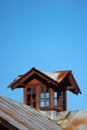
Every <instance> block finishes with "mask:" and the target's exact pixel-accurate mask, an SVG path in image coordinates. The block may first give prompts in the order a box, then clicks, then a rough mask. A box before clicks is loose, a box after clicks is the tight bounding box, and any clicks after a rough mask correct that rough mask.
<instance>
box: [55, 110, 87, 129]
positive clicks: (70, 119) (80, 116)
mask: <svg viewBox="0 0 87 130" xmlns="http://www.w3.org/2000/svg"><path fill="white" fill-rule="evenodd" d="M56 121H57V123H58V124H59V125H60V126H61V127H62V128H63V129H64V130H87V110H80V111H79V110H78V111H71V112H69V111H65V112H60V113H59V116H58V117H57V118H56Z"/></svg>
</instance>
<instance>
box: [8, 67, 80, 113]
mask: <svg viewBox="0 0 87 130" xmlns="http://www.w3.org/2000/svg"><path fill="white" fill-rule="evenodd" d="M9 87H10V88H11V89H12V90H13V89H15V88H23V90H24V103H25V104H27V105H30V106H31V107H33V108H36V109H39V110H56V111H64V110H66V109H67V90H69V91H71V92H73V93H74V94H78V93H81V91H80V88H79V87H78V85H77V83H76V81H75V79H74V77H73V75H72V72H71V71H56V72H51V73H43V72H41V71H39V70H37V69H36V68H32V69H31V70H30V71H28V72H27V73H25V74H24V75H19V76H18V77H17V78H16V79H15V80H14V81H13V82H12V83H11V84H10V85H9Z"/></svg>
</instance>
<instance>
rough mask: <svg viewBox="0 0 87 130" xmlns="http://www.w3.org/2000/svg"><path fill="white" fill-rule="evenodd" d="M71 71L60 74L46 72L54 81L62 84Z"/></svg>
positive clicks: (60, 72) (59, 72)
mask: <svg viewBox="0 0 87 130" xmlns="http://www.w3.org/2000/svg"><path fill="white" fill-rule="evenodd" d="M69 72H70V71H68V70H67V71H58V72H50V73H49V72H47V73H46V72H44V73H45V74H46V75H48V76H49V77H50V78H52V79H54V80H55V81H57V82H58V83H59V82H61V81H62V80H63V79H64V78H65V76H66V75H67V74H68V73H69Z"/></svg>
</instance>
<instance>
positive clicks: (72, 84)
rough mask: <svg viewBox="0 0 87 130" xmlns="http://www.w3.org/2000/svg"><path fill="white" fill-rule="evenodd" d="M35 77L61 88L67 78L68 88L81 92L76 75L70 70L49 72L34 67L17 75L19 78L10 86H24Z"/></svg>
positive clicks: (74, 91)
mask: <svg viewBox="0 0 87 130" xmlns="http://www.w3.org/2000/svg"><path fill="white" fill-rule="evenodd" d="M33 78H38V80H40V79H41V80H42V81H43V82H45V83H46V84H51V85H54V86H56V87H59V89H60V86H61V84H64V83H65V82H66V80H67V83H68V84H67V88H66V89H67V90H70V91H72V92H73V93H75V94H78V93H81V91H80V88H79V87H78V85H77V83H76V81H75V79H74V76H73V74H72V72H71V71H70V70H64V71H56V72H50V73H49V72H42V71H40V70H38V69H36V68H34V67H33V68H32V69H31V70H29V71H28V72H27V73H25V74H24V75H19V76H17V78H16V79H15V80H14V81H13V82H12V83H11V84H10V85H9V86H8V87H10V88H11V89H12V90H13V89H15V88H23V87H25V86H26V84H27V83H28V82H30V81H31V80H32V79H33Z"/></svg>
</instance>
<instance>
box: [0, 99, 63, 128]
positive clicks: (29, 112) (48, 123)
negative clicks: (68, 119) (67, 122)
mask: <svg viewBox="0 0 87 130" xmlns="http://www.w3.org/2000/svg"><path fill="white" fill-rule="evenodd" d="M0 117H1V118H3V119H5V120H6V121H8V122H9V123H10V124H11V125H13V126H14V127H16V128H18V129H20V130H62V128H61V127H60V126H59V125H57V123H56V122H54V121H52V120H50V119H48V118H47V117H46V116H45V115H44V114H41V113H40V111H37V110H35V109H33V108H31V107H30V106H27V105H24V104H21V103H18V102H16V101H13V100H10V99H7V98H3V97H0ZM0 123H1V122H0Z"/></svg>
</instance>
